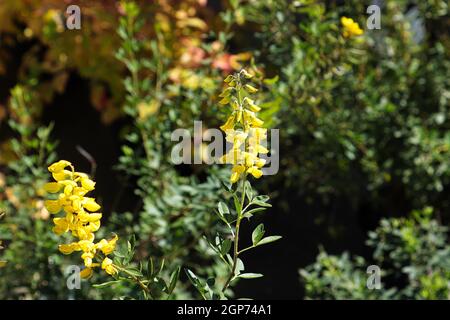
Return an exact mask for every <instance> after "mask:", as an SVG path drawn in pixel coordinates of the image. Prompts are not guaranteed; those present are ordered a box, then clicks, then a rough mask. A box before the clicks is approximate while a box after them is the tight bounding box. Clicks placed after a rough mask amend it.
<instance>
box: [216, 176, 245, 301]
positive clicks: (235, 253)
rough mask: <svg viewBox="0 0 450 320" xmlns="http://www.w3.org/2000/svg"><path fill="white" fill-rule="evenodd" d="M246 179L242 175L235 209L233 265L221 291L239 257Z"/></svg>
mask: <svg viewBox="0 0 450 320" xmlns="http://www.w3.org/2000/svg"><path fill="white" fill-rule="evenodd" d="M245 181H246V176H245V175H244V177H243V178H242V194H241V203H240V204H239V208H236V209H237V215H238V216H237V219H236V231H235V236H234V247H233V265H232V267H231V272H230V275H229V276H228V278H227V281H226V282H225V284H224V286H223V288H222V293H225V291H226V290H227V289H228V287H229V286H230V283H231V281H232V280H233V279H234V276H235V273H236V267H237V261H238V257H239V253H240V252H239V229H240V226H241V220H242V208H243V207H244V203H245V187H246V184H245Z"/></svg>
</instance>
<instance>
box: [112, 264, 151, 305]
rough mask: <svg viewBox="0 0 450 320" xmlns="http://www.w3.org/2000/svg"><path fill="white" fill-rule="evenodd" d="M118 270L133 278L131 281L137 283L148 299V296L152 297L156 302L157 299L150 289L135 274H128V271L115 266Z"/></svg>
mask: <svg viewBox="0 0 450 320" xmlns="http://www.w3.org/2000/svg"><path fill="white" fill-rule="evenodd" d="M114 266H115V267H116V268H117V269H119V270H120V271H122V272H123V273H125V274H127V275H129V276H130V277H131V279H132V280H133V281H134V282H136V284H137V285H138V286H139V287H141V289H142V290H143V291H144V293H145V294H144V295H145V296H146V297H147V295H148V296H149V297H150V299H151V300H155V297H153V295H152V293H151V291H150V289H149V288H148V287H147V286H146V285H145V284H144V283H143V282H142V281H141V279H139V278H138V277H136V276H135V275H134V274H132V273H130V272H128V271H127V270H126V269H124V268H121V267H119V266H117V265H114Z"/></svg>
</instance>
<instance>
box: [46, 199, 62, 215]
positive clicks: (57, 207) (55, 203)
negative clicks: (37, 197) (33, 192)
mask: <svg viewBox="0 0 450 320" xmlns="http://www.w3.org/2000/svg"><path fill="white" fill-rule="evenodd" d="M44 206H45V208H46V209H47V210H48V212H50V213H53V214H55V213H58V212H60V211H61V209H62V206H61V203H60V202H59V200H45V201H44Z"/></svg>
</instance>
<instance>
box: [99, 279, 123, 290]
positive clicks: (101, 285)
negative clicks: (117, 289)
mask: <svg viewBox="0 0 450 320" xmlns="http://www.w3.org/2000/svg"><path fill="white" fill-rule="evenodd" d="M119 282H120V280H113V281H108V282H103V283H99V284H93V285H92V286H93V287H94V288H98V289H100V288H106V287H109V286H112V285H113V284H116V283H119Z"/></svg>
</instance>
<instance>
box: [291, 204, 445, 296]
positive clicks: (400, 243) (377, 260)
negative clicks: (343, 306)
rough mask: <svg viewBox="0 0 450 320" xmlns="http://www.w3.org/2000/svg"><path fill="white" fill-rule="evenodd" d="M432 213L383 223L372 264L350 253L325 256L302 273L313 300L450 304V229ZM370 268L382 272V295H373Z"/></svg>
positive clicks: (372, 241)
mask: <svg viewBox="0 0 450 320" xmlns="http://www.w3.org/2000/svg"><path fill="white" fill-rule="evenodd" d="M432 213H433V209H432V208H430V207H427V208H425V209H423V210H420V211H413V212H412V214H411V217H409V218H392V219H383V220H381V222H380V225H379V227H378V228H377V229H376V230H375V231H371V232H370V233H369V239H368V240H367V245H368V246H369V247H370V248H371V249H372V250H371V251H372V252H373V254H372V256H371V257H370V259H369V260H366V259H364V258H363V257H360V256H356V257H354V258H353V259H351V258H350V255H349V254H348V253H344V254H342V255H340V256H335V255H329V254H327V253H326V252H325V251H323V250H322V251H321V253H320V254H319V256H318V257H317V260H316V262H315V263H314V264H312V265H310V266H308V267H306V268H305V269H302V270H300V275H301V278H302V281H303V282H304V284H305V291H306V297H307V298H309V299H449V298H450V272H449V270H450V248H449V246H448V228H447V227H444V226H442V225H441V224H440V223H439V222H438V221H436V220H435V219H433V218H432ZM369 265H376V266H378V267H379V268H380V270H381V277H380V284H381V288H380V289H376V288H373V289H369V288H368V285H367V283H368V280H370V279H369V276H370V275H371V273H369V272H367V273H366V271H367V268H368V266H369Z"/></svg>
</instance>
